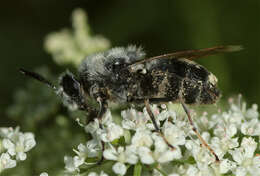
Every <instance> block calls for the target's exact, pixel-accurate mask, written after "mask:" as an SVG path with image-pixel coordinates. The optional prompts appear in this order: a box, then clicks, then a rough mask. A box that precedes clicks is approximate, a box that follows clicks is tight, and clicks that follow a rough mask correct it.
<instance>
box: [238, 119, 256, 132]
mask: <svg viewBox="0 0 260 176" xmlns="http://www.w3.org/2000/svg"><path fill="white" fill-rule="evenodd" d="M241 132H242V133H243V134H244V135H250V136H260V122H259V120H258V119H257V118H256V119H252V120H250V121H249V122H244V123H243V124H242V126H241Z"/></svg>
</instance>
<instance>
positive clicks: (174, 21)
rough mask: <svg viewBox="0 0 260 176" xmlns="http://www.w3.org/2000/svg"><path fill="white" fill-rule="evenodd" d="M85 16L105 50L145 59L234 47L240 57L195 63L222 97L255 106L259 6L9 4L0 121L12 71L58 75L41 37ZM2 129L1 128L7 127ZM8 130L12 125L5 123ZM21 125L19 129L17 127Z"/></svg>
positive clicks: (115, 1)
mask: <svg viewBox="0 0 260 176" xmlns="http://www.w3.org/2000/svg"><path fill="white" fill-rule="evenodd" d="M75 8H82V9H84V10H85V11H86V12H87V13H88V18H89V23H90V26H91V28H92V31H93V33H95V34H102V35H103V36H105V37H106V38H108V39H109V40H110V41H111V43H112V46H124V45H127V44H130V43H133V44H137V45H142V46H143V47H144V48H145V50H146V51H147V53H148V56H154V55H159V54H164V53H167V52H173V51H177V50H185V49H199V48H206V47H212V46H215V45H228V44H238V45H243V47H244V48H245V49H244V50H243V51H241V52H237V53H228V54H225V55H218V56H211V57H208V58H207V59H201V60H198V62H199V63H201V64H202V65H204V66H205V67H207V68H208V69H209V70H210V71H212V72H213V73H214V74H215V75H216V76H217V77H218V79H219V86H220V89H221V91H222V93H223V98H224V99H225V98H227V97H229V96H233V95H237V94H238V93H241V94H242V95H243V96H244V98H245V99H246V100H247V102H248V103H249V104H252V103H257V104H259V103H260V91H259V90H260V71H259V67H260V54H259V51H260V45H259V42H260V18H259V17H260V1H259V0H250V1H238V0H228V1H227V0H226V1H224V0H219V1H209V0H200V1H195V0H193V1H190V0H189V1H188V0H179V1H174V0H171V1H170V0H168V1H166V0H161V1H159V0H129V1H124V0H109V1H101V0H73V1H72V0H71V1H65V0H63V1H62V0H16V1H2V2H1V5H0V22H1V23H0V25H1V26H0V57H1V64H0V84H1V86H0V97H1V98H0V115H1V117H0V118H1V121H0V122H1V123H2V124H1V126H2V125H3V124H4V125H6V123H5V122H6V121H8V120H7V119H8V115H6V113H5V111H6V108H7V107H8V106H9V105H10V104H12V103H13V93H14V91H15V90H16V89H18V88H23V87H25V86H24V84H25V83H26V82H27V80H26V79H25V78H24V77H23V76H21V75H20V74H19V73H18V68H20V67H24V68H27V69H33V68H35V67H38V66H42V65H45V66H47V67H49V68H50V69H51V71H52V72H53V73H57V74H58V73H60V72H62V71H63V70H65V68H58V67H57V66H56V65H55V63H54V62H53V61H52V58H51V56H50V55H48V54H47V53H46V52H45V51H44V49H43V41H44V38H45V36H46V35H47V34H48V33H50V32H54V31H59V30H60V29H62V28H65V27H66V28H68V27H71V20H70V19H71V12H72V11H73V10H74V9H75ZM8 122H9V121H8ZM10 123H12V122H10ZM19 125H21V124H19Z"/></svg>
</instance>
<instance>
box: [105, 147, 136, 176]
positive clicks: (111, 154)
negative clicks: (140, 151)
mask: <svg viewBox="0 0 260 176" xmlns="http://www.w3.org/2000/svg"><path fill="white" fill-rule="evenodd" d="M135 150H136V149H135V147H134V146H127V147H126V148H125V149H124V148H123V147H118V148H117V149H115V148H114V147H113V146H111V148H110V149H106V150H105V151H104V152H103V155H104V158H105V159H108V160H114V161H117V162H116V163H115V164H114V166H113V170H114V172H115V173H117V174H119V175H124V174H125V173H126V166H125V163H129V164H136V163H137V162H138V157H137V155H136V153H135Z"/></svg>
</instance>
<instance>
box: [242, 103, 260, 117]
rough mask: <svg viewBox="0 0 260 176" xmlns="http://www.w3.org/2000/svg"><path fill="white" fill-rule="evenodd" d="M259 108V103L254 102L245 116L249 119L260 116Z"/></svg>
mask: <svg viewBox="0 0 260 176" xmlns="http://www.w3.org/2000/svg"><path fill="white" fill-rule="evenodd" d="M257 109H258V106H257V104H253V105H252V107H251V108H250V109H248V110H247V111H246V113H245V116H246V117H247V118H248V119H257V118H258V116H259V113H258V111H257Z"/></svg>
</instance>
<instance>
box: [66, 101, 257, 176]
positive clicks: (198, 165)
mask: <svg viewBox="0 0 260 176" xmlns="http://www.w3.org/2000/svg"><path fill="white" fill-rule="evenodd" d="M152 111H153V113H154V115H155V116H156V120H157V124H158V126H160V128H161V134H160V133H158V132H156V131H155V130H154V126H153V124H152V122H151V121H150V117H149V115H148V113H147V111H146V109H145V108H144V109H143V111H137V110H135V109H128V110H124V111H122V112H121V117H120V118H116V117H115V118H114V117H113V118H112V115H111V112H110V111H108V112H107V113H106V114H105V116H104V118H103V119H102V120H101V121H98V120H97V119H96V120H94V121H93V122H91V123H89V124H88V125H87V126H85V131H86V132H87V133H90V134H91V135H92V140H90V141H88V142H87V143H86V144H80V145H79V146H78V149H77V150H75V153H76V156H74V157H68V156H66V157H65V158H64V160H65V164H66V167H65V168H66V170H67V172H68V173H74V174H75V173H81V172H82V171H81V168H84V166H88V165H92V166H93V165H95V163H93V162H92V163H91V162H88V161H90V158H95V159H96V160H92V161H98V160H100V159H101V156H103V157H104V160H103V161H101V162H100V163H99V164H100V165H98V166H101V167H102V162H105V161H111V162H112V163H113V164H112V167H111V168H112V171H113V172H114V173H115V174H117V175H125V174H127V172H128V171H129V172H131V170H133V169H134V170H135V168H136V166H137V165H138V166H140V165H141V167H142V174H143V173H153V175H160V176H161V175H171V176H181V175H194V176H197V175H201V176H204V175H205V176H215V175H223V174H226V175H232V174H233V175H238V176H246V175H257V174H258V173H260V155H259V154H258V153H259V146H258V143H259V136H260V122H259V120H258V115H259V114H258V111H257V105H253V106H252V107H251V108H249V109H247V108H246V104H245V103H242V104H241V103H240V102H239V103H234V102H233V101H231V102H230V109H229V110H228V111H227V112H220V111H219V112H217V113H215V114H212V115H209V114H207V113H203V114H202V115H201V116H198V115H196V114H195V113H192V115H193V119H194V122H195V124H196V126H197V128H198V130H199V131H200V133H201V135H202V137H203V138H204V140H206V141H207V143H208V144H209V145H210V146H211V148H212V149H213V150H214V151H215V153H216V154H217V155H218V157H219V158H220V162H217V161H215V158H214V156H213V155H212V154H211V153H210V152H209V151H208V149H207V148H206V147H203V146H202V145H201V144H200V141H199V140H198V139H197V138H196V136H195V134H194V132H193V131H192V129H191V126H190V125H189V123H188V120H187V118H186V114H185V113H184V112H183V111H182V110H181V109H177V110H176V106H174V105H171V104H169V105H168V107H166V105H161V106H156V105H153V106H152ZM177 112H178V113H177ZM119 119H121V121H120V120H119ZM116 122H117V123H116ZM167 143H168V144H167ZM169 144H170V145H172V146H173V147H174V148H172V147H170V146H169ZM102 146H103V151H102ZM85 171H86V170H85ZM105 171H106V170H105ZM87 172H91V169H90V170H88V169H87ZM91 174H92V175H93V174H94V173H93V172H91ZM91 174H89V175H91ZM95 174H97V173H95ZM100 174H101V175H102V174H103V175H106V174H105V173H103V171H102V173H100Z"/></svg>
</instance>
